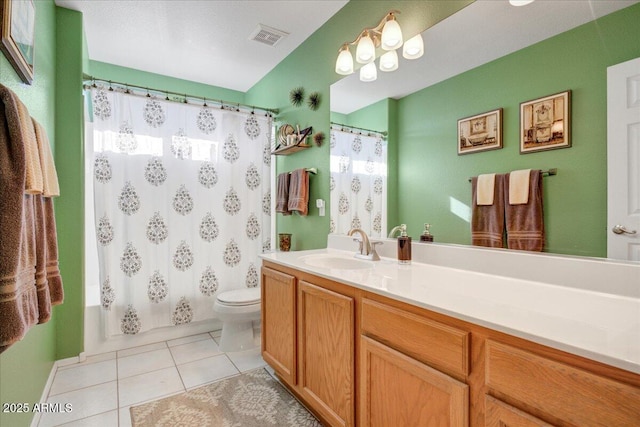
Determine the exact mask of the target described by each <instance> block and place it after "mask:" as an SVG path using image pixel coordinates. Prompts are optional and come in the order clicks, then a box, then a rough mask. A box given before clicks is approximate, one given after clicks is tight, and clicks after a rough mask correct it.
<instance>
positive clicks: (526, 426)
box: [484, 395, 553, 427]
mask: <svg viewBox="0 0 640 427" xmlns="http://www.w3.org/2000/svg"><path fill="white" fill-rule="evenodd" d="M484 409H485V415H484V426H485V427H510V426H518V427H553V426H552V425H551V424H547V423H545V422H544V421H542V420H539V419H538V418H536V417H534V416H532V415H529V414H527V413H526V412H522V411H521V410H519V409H516V408H514V407H513V406H510V405H507V404H506V403H504V402H501V401H499V400H498V399H495V398H493V397H491V396H489V395H486V396H485V399H484Z"/></svg>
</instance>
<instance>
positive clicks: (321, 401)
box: [298, 280, 355, 426]
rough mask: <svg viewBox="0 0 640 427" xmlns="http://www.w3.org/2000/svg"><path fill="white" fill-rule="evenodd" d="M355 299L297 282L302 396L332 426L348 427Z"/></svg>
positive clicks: (351, 403)
mask: <svg viewBox="0 0 640 427" xmlns="http://www.w3.org/2000/svg"><path fill="white" fill-rule="evenodd" d="M354 320H355V316H354V300H353V298H352V297H349V296H345V295H342V294H339V293H337V292H333V291H331V290H328V289H324V288H322V287H320V286H316V285H314V284H312V283H309V282H306V281H304V280H300V281H299V282H298V361H299V366H300V372H299V379H300V381H299V388H300V394H301V397H302V398H303V399H304V400H305V401H306V402H308V403H309V405H311V406H312V407H313V408H315V409H316V411H318V412H319V413H320V414H321V415H322V417H323V418H324V419H325V420H326V421H327V422H328V423H329V424H330V425H332V426H353V425H354V422H355V416H354V395H355V390H354V388H355V386H354V383H355V373H354V355H355V353H354V336H355V335H354V334H355V332H354V330H355V326H354Z"/></svg>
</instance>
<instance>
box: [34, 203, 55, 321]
mask: <svg viewBox="0 0 640 427" xmlns="http://www.w3.org/2000/svg"><path fill="white" fill-rule="evenodd" d="M30 200H31V203H32V204H33V212H34V218H33V220H34V221H33V224H34V227H35V234H34V236H35V257H36V276H35V277H36V293H37V295H38V323H44V322H46V321H47V320H49V319H50V318H51V296H50V294H49V286H48V283H47V238H46V236H47V230H46V222H45V212H44V203H43V197H42V194H36V195H35V196H32V197H30Z"/></svg>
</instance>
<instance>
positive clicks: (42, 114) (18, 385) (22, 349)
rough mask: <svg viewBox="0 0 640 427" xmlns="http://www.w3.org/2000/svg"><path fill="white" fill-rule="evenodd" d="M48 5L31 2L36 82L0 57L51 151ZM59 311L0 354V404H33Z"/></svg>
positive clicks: (1, 77) (52, 28) (52, 25)
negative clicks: (24, 80)
mask: <svg viewBox="0 0 640 427" xmlns="http://www.w3.org/2000/svg"><path fill="white" fill-rule="evenodd" d="M55 13H56V8H55V6H54V3H53V1H38V2H36V35H35V40H36V46H35V54H36V57H35V78H34V81H33V84H32V85H25V84H23V83H22V81H21V80H20V78H19V77H18V75H17V74H16V73H15V71H14V69H13V67H12V66H11V64H10V63H9V61H7V59H6V58H5V56H4V55H3V54H0V84H3V85H4V86H7V87H8V88H10V89H11V90H13V91H14V92H15V93H16V94H17V95H18V96H19V97H20V99H21V100H22V102H24V104H25V105H26V106H27V108H28V109H29V113H30V114H31V115H32V116H33V117H34V118H35V119H36V120H38V121H39V122H40V123H41V124H42V125H43V126H44V127H45V129H46V130H47V134H48V135H49V139H50V142H51V145H52V150H53V151H55V149H56V144H55V138H54V135H55V129H56V125H55V115H54V111H55V77H56V74H55V63H56V51H55V34H56V22H55V19H56V17H55ZM57 323H58V307H56V309H54V312H53V316H52V318H51V320H49V322H47V323H44V324H42V325H37V326H34V327H33V328H31V330H30V331H29V332H28V333H27V335H26V336H25V337H24V339H23V340H22V341H20V342H18V343H16V344H14V345H13V346H11V347H10V348H9V349H8V350H6V351H5V352H4V353H2V354H1V355H0V403H10V402H15V403H17V402H28V403H33V402H38V401H40V397H41V395H42V390H43V389H44V385H45V383H46V382H47V378H48V376H49V372H50V371H51V367H52V366H53V362H54V361H55V360H56V354H55V350H56V344H55V339H56V324H57ZM31 418H32V414H30V413H27V414H10V413H4V412H1V411H0V425H2V426H21V425H28V424H29V423H30V421H31Z"/></svg>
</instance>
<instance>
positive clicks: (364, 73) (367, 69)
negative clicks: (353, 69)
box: [360, 62, 378, 82]
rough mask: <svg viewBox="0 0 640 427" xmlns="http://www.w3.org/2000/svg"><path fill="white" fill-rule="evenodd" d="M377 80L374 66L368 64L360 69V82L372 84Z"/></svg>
mask: <svg viewBox="0 0 640 427" xmlns="http://www.w3.org/2000/svg"><path fill="white" fill-rule="evenodd" d="M377 78H378V71H377V70H376V64H375V63H374V62H370V63H368V64H366V65H365V66H363V67H362V68H360V81H363V82H372V81H374V80H375V79H377Z"/></svg>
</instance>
